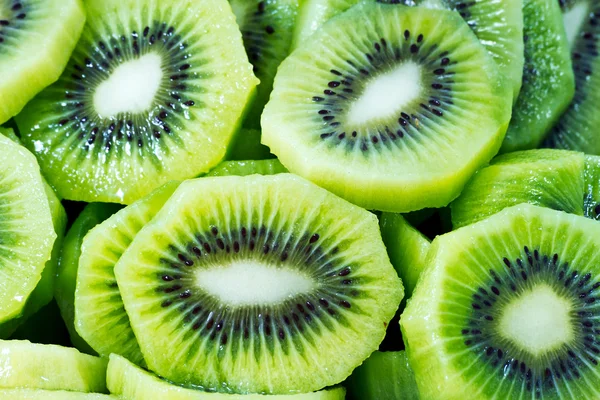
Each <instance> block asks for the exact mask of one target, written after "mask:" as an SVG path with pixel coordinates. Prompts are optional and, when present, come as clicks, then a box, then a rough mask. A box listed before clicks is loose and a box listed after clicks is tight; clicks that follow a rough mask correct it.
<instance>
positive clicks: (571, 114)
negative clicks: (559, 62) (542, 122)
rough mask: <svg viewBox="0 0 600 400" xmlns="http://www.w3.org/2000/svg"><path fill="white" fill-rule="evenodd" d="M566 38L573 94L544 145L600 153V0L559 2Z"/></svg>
mask: <svg viewBox="0 0 600 400" xmlns="http://www.w3.org/2000/svg"><path fill="white" fill-rule="evenodd" d="M561 3H562V5H563V13H564V17H563V18H564V25H565V29H566V32H567V39H568V40H569V43H570V44H571V57H572V64H573V71H574V73H575V96H574V98H573V101H572V102H571V104H570V105H569V108H568V109H567V111H566V112H565V113H564V114H563V115H562V117H561V118H560V119H559V121H558V123H557V124H556V125H555V126H554V128H553V129H552V131H550V133H549V134H548V136H547V138H546V140H545V141H544V143H543V145H544V146H545V147H553V148H560V149H570V150H578V151H582V152H584V153H588V154H600V141H598V126H600V114H598V113H597V112H596V110H597V104H598V103H599V102H600V76H599V75H598V73H596V72H595V71H596V70H597V69H598V68H600V58H599V57H598V55H599V53H598V45H599V43H598V41H599V40H600V3H598V2H596V1H591V0H583V1H581V0H580V1H561Z"/></svg>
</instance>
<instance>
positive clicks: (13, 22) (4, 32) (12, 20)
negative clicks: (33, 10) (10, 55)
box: [0, 0, 29, 44]
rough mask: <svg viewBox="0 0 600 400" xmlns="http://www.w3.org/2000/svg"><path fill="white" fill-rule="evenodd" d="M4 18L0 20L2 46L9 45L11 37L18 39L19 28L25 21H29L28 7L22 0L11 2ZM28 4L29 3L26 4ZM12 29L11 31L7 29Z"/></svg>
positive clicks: (11, 0) (0, 42) (0, 41)
mask: <svg viewBox="0 0 600 400" xmlns="http://www.w3.org/2000/svg"><path fill="white" fill-rule="evenodd" d="M8 3H9V7H7V9H6V12H5V14H4V15H3V18H2V19H0V44H3V43H6V44H8V43H9V42H8V39H9V38H10V37H15V38H16V37H17V36H16V34H17V33H18V32H19V28H20V27H21V26H22V24H23V21H25V20H26V19H27V12H28V11H29V8H28V7H25V6H24V5H23V3H22V2H21V0H10V1H9V2H8ZM26 4H27V3H26ZM7 27H10V28H11V29H6V28H7Z"/></svg>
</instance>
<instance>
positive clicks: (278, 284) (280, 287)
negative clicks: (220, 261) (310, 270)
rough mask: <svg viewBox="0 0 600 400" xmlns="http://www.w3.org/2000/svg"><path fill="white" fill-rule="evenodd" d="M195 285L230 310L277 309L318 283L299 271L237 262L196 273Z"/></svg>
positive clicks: (249, 262)
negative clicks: (245, 308) (277, 305)
mask: <svg viewBox="0 0 600 400" xmlns="http://www.w3.org/2000/svg"><path fill="white" fill-rule="evenodd" d="M196 285H197V286H198V287H200V288H201V289H202V290H204V291H205V292H206V293H208V294H211V295H213V296H215V297H217V298H218V299H219V300H220V301H221V302H222V303H224V304H227V305H229V306H233V307H236V306H250V305H275V304H278V303H281V302H282V301H284V300H286V299H289V298H293V297H295V296H296V295H298V294H301V293H308V292H310V291H311V290H312V289H314V288H315V287H316V286H317V283H316V282H315V281H314V280H313V279H312V278H310V277H309V276H307V275H304V274H302V273H300V272H298V271H297V270H294V269H288V268H285V267H280V266H276V265H265V264H262V263H260V262H258V261H252V260H243V261H241V260H240V261H236V262H233V263H232V264H229V265H226V266H214V267H212V268H207V269H200V270H198V271H197V272H196Z"/></svg>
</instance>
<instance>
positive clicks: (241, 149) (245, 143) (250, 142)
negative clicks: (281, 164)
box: [225, 105, 274, 160]
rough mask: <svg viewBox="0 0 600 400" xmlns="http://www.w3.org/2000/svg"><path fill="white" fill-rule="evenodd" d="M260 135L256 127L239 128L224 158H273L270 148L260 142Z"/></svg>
mask: <svg viewBox="0 0 600 400" xmlns="http://www.w3.org/2000/svg"><path fill="white" fill-rule="evenodd" d="M263 106H264V105H263ZM260 137H261V135H260V131H259V130H258V129H240V130H239V131H238V132H237V133H236V134H235V137H234V138H233V140H232V142H231V145H230V146H229V150H228V151H227V156H226V157H225V158H226V159H227V160H265V159H268V158H273V157H274V156H273V154H271V150H269V148H268V147H267V146H265V145H264V144H261V143H260Z"/></svg>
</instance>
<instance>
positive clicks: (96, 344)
mask: <svg viewBox="0 0 600 400" xmlns="http://www.w3.org/2000/svg"><path fill="white" fill-rule="evenodd" d="M178 186H179V182H176V181H173V182H169V183H167V184H165V185H163V186H162V187H160V188H158V189H156V190H155V191H153V192H152V193H150V194H149V195H147V196H146V197H143V198H142V199H140V200H138V201H136V202H135V203H133V204H131V205H130V206H128V207H125V208H124V209H122V210H120V211H118V212H117V213H115V214H114V215H112V216H110V217H109V218H107V219H106V220H105V221H103V222H101V223H99V224H98V225H96V226H95V227H93V228H92V229H91V230H90V231H89V232H88V233H87V234H86V235H85V237H84V238H83V241H82V242H81V255H80V257H79V265H78V269H77V286H76V289H75V329H76V330H77V332H78V333H79V335H80V336H81V337H82V339H83V340H85V342H86V343H87V344H89V345H90V346H91V347H92V348H93V349H94V350H95V351H96V352H97V353H98V354H100V355H101V356H105V357H108V356H109V355H110V354H111V353H115V354H119V355H122V356H124V357H126V358H127V359H129V360H131V361H133V362H134V363H136V364H138V365H143V364H144V358H143V356H142V353H141V352H140V348H139V346H138V344H137V340H136V338H135V335H134V334H133V330H132V329H131V325H130V324H129V319H128V318H127V314H126V312H125V308H124V306H123V301H122V300H121V294H120V293H119V286H118V285H117V280H116V278H115V274H114V267H115V264H116V263H117V261H118V260H119V258H120V257H121V255H122V254H123V253H124V252H125V250H126V249H127V247H129V245H130V244H131V242H132V241H133V238H134V237H135V235H136V234H137V233H138V232H139V231H140V230H141V229H142V227H143V226H144V225H146V224H147V223H148V222H149V221H150V220H151V219H152V218H153V217H154V215H155V214H156V213H157V212H158V210H160V208H161V207H162V206H163V205H164V203H165V202H166V201H167V200H168V199H169V197H171V195H172V194H173V192H174V191H175V189H177V187H178Z"/></svg>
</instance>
